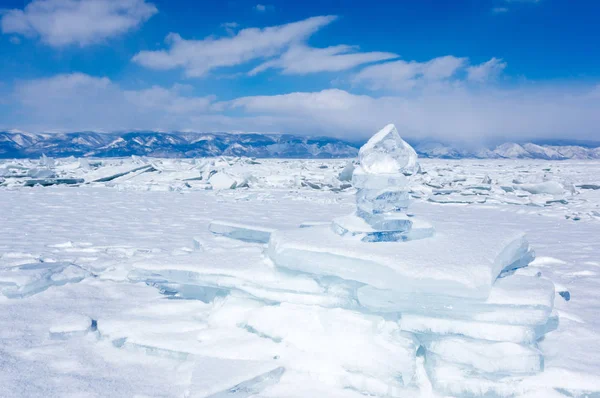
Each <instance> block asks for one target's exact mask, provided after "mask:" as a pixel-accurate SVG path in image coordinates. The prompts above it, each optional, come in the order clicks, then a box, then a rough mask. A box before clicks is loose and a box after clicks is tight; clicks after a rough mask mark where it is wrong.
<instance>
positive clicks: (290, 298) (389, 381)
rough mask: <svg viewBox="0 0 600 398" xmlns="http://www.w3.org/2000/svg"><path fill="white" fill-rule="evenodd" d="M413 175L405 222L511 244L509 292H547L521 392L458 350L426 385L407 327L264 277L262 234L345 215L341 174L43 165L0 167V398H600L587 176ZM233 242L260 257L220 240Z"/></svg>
mask: <svg viewBox="0 0 600 398" xmlns="http://www.w3.org/2000/svg"><path fill="white" fill-rule="evenodd" d="M421 168H422V170H421V173H420V174H418V175H416V176H415V177H414V178H413V180H412V181H411V194H412V196H413V203H412V204H411V207H410V211H411V212H414V213H415V214H418V216H419V217H421V218H424V219H427V220H429V221H430V222H431V223H432V224H433V225H434V226H435V227H436V228H438V227H439V229H441V230H444V231H456V233H457V234H458V233H460V232H461V231H465V230H473V229H475V228H483V229H489V230H491V231H495V230H498V231H500V230H505V229H516V230H521V231H524V232H525V233H526V234H527V237H528V239H529V242H530V244H531V246H532V248H533V249H534V250H535V253H536V259H535V260H534V261H533V262H532V263H531V264H530V265H529V266H528V267H527V268H525V269H521V270H518V271H517V274H522V275H537V274H538V273H541V277H542V278H547V279H549V280H551V281H552V282H554V285H555V290H556V295H555V297H554V310H555V315H558V319H559V324H558V326H557V327H556V330H553V331H551V332H549V333H547V334H546V335H545V336H544V337H543V338H541V339H540V340H539V341H537V342H535V346H536V348H535V350H534V351H531V350H529V348H528V349H527V350H525V349H524V348H522V347H525V346H522V345H517V344H515V345H514V346H511V347H512V348H511V349H514V350H516V351H515V352H514V356H515V358H518V359H517V360H513V362H514V361H517V362H518V365H519V366H521V367H523V372H524V373H527V374H526V375H521V376H514V375H511V376H510V377H504V376H506V375H503V374H502V370H501V369H502V367H503V366H505V365H503V364H505V363H507V364H508V365H506V366H508V367H510V368H511V369H512V368H514V367H515V366H516V365H515V364H514V363H513V362H511V357H510V355H511V353H512V352H513V351H511V349H509V348H506V349H505V348H502V347H501V349H500V348H499V350H500V351H499V352H500V354H498V359H497V360H496V361H494V362H493V363H490V362H489V361H487V359H486V358H477V357H476V355H475V356H469V355H468V354H465V351H468V349H466V348H465V347H462V346H461V344H462V343H461V341H462V340H460V339H463V338H465V337H461V336H458V335H459V334H460V335H464V333H457V332H453V333H454V334H455V337H454V338H455V339H458V341H450V340H441V342H431V343H427V344H428V346H427V350H428V351H430V352H434V353H435V354H436V356H435V357H437V358H438V359H439V358H445V360H446V359H448V358H454V359H455V360H456V361H457V363H461V364H462V365H465V366H464V367H450V366H448V367H443V366H441V367H440V366H438V365H436V367H435V369H436V370H435V371H432V369H431V368H428V366H429V365H428V363H427V358H429V357H427V358H426V359H424V358H423V356H422V355H420V354H421V353H420V352H419V350H418V348H419V346H420V345H421V344H423V345H425V343H424V342H423V341H417V340H415V339H413V338H412V337H411V334H409V333H407V332H406V328H407V326H406V325H407V324H406V323H404V324H403V322H402V315H399V316H398V315H396V316H392V315H391V314H390V313H379V312H377V311H367V310H365V309H364V308H363V307H361V306H360V305H357V303H356V300H357V297H356V294H355V288H356V285H353V284H352V283H348V282H347V281H342V280H337V279H335V278H329V277H327V276H319V275H311V274H305V273H298V272H292V271H289V270H287V271H286V270H281V269H279V268H277V267H275V266H274V264H273V263H272V262H271V261H270V260H269V258H268V256H267V255H266V251H265V249H266V245H265V244H264V243H262V242H261V241H263V240H264V236H265V235H264V234H266V236H267V237H268V235H269V234H270V232H271V231H272V230H295V229H299V228H300V225H301V224H302V223H309V224H306V225H305V226H307V227H308V228H311V227H312V225H313V223H316V224H318V223H323V222H328V221H331V219H332V218H334V217H337V216H343V215H346V214H348V213H350V212H352V210H353V209H354V205H355V193H356V190H355V188H354V187H352V186H351V182H350V181H349V178H348V174H349V173H351V167H349V166H348V161H347V160H276V159H274V160H262V159H259V160H252V159H240V158H221V159H197V160H168V159H152V160H148V159H144V158H133V159H130V158H127V159H103V160H98V159H96V160H88V159H83V160H78V159H59V160H53V159H46V158H44V159H41V160H37V159H36V160H19V161H7V160H6V161H1V162H0V214H1V215H0V225H1V232H2V233H1V234H0V292H1V294H0V326H1V327H0V396H1V397H54V396H60V397H67V396H68V397H88V396H89V397H156V396H160V397H225V396H231V397H360V396H364V395H369V396H394V397H396V396H397V397H409V396H424V397H427V396H444V395H443V394H444V393H446V394H449V393H450V395H454V394H452V393H451V392H452V391H459V390H460V391H461V392H460V394H456V395H458V396H481V395H485V394H487V396H495V395H500V396H527V397H572V396H577V397H579V396H590V397H593V396H600V316H599V315H598V314H600V162H597V161H555V162H552V161H531V160H518V161H517V160H460V161H445V160H421ZM32 181H33V182H32ZM65 183H66V184H65ZM40 184H42V185H49V186H45V187H42V186H41V185H40ZM50 184H56V185H50ZM231 188H234V189H231ZM215 220H219V221H222V222H221V223H214V224H213V226H212V227H211V228H209V224H210V223H211V222H213V221H215ZM239 224H242V225H246V224H248V225H254V226H259V227H260V228H259V229H258V230H257V231H258V232H257V231H254V233H255V235H252V236H253V237H254V238H255V239H254V240H256V241H257V242H242V241H239V240H234V239H230V238H228V237H226V236H223V235H222V234H223V233H224V234H227V233H228V228H229V227H230V226H233V227H234V228H233V230H238V229H239V228H238V227H237V225H239ZM211 230H212V231H213V232H219V234H215V233H213V232H211ZM374 244H377V243H374ZM403 325H404V326H403ZM435 326H436V327H441V326H440V325H435ZM480 326H481V322H479V323H478V324H477V325H476V326H471V324H467V326H466V327H467V328H472V327H480ZM489 326H490V328H492V329H493V328H494V325H493V323H489ZM411 327H415V326H414V324H413V325H412V326H411ZM498 330H500V329H498ZM502 330H503V329H502ZM502 330H500V331H499V332H498V333H502ZM468 333H471V329H469V331H468V332H467V334H468ZM448 341H450V343H452V344H449V343H448ZM456 347H459V352H453V350H456ZM461 347H462V348H461ZM515 347H516V348H515ZM519 347H521V348H519ZM521 349H523V350H525V351H523V352H521V351H519V350H521ZM537 350H539V351H537ZM540 352H541V353H542V354H543V361H542V363H541V364H540V360H539V353H540ZM415 356H416V358H415ZM527 358H529V359H527ZM501 359H503V360H501ZM461 361H463V362H461ZM527 361H529V362H527ZM536 361H537V362H536ZM466 365H469V366H471V365H472V366H473V367H477V368H486V369H490V373H491V374H492V373H493V374H494V376H493V377H487V378H485V379H482V378H480V377H475V376H473V375H474V373H473V372H472V370H469V369H471V368H468V369H467V367H466ZM535 367H537V368H541V369H537V368H536V369H537V370H542V369H543V370H542V371H541V372H537V371H536V372H530V370H531V369H532V368H535ZM440 369H441V370H442V371H441V372H440V371H438V370H440ZM465 369H467V370H465ZM499 369H500V370H499ZM528 372H529V373H531V374H529V373H528ZM434 377H439V378H440V379H434ZM443 378H445V379H443ZM495 378H496V379H495ZM442 379H443V380H442ZM453 383H454V384H456V383H458V384H459V386H458V387H457V386H455V385H454V384H453Z"/></svg>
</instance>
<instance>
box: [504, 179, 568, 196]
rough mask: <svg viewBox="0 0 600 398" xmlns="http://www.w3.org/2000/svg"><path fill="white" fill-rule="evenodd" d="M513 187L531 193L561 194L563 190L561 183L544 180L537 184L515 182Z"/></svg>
mask: <svg viewBox="0 0 600 398" xmlns="http://www.w3.org/2000/svg"><path fill="white" fill-rule="evenodd" d="M513 188H514V189H518V190H521V191H526V192H529V193H531V194H550V195H562V194H563V193H564V192H565V189H564V187H563V186H562V184H560V183H559V182H557V181H544V182H540V183H537V184H515V185H513Z"/></svg>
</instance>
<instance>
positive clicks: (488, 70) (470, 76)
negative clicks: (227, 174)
mask: <svg viewBox="0 0 600 398" xmlns="http://www.w3.org/2000/svg"><path fill="white" fill-rule="evenodd" d="M505 68H506V62H504V61H502V60H501V59H498V58H492V59H490V60H489V61H487V62H484V63H481V64H479V65H475V66H470V67H468V68H467V80H469V81H472V82H477V83H484V82H487V81H490V80H493V79H495V78H497V77H498V76H499V75H500V74H501V73H502V71H504V69H505Z"/></svg>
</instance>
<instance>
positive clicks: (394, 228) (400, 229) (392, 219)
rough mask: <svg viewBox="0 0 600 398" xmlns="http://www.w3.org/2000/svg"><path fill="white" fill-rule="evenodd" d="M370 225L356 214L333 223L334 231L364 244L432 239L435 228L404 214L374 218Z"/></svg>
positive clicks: (337, 219)
mask: <svg viewBox="0 0 600 398" xmlns="http://www.w3.org/2000/svg"><path fill="white" fill-rule="evenodd" d="M372 217H373V218H374V220H373V222H372V223H370V222H368V221H367V220H365V218H363V217H359V216H357V215H355V214H351V215H348V216H343V217H338V218H335V219H334V220H333V222H332V223H331V228H332V231H334V232H335V233H336V234H338V235H340V236H351V237H356V239H360V240H362V241H363V242H399V241H407V240H415V239H423V238H426V237H430V236H432V235H433V233H434V228H433V226H432V225H431V224H429V223H428V222H426V221H423V220H420V219H418V218H415V217H408V216H407V215H406V214H403V213H395V214H390V215H376V216H372Z"/></svg>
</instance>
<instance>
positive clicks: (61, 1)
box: [1, 0, 157, 47]
mask: <svg viewBox="0 0 600 398" xmlns="http://www.w3.org/2000/svg"><path fill="white" fill-rule="evenodd" d="M156 12H157V9H156V7H155V6H154V5H153V4H151V3H146V2H145V0H34V1H32V2H31V3H29V4H28V5H27V6H26V7H25V8H24V9H23V10H19V9H13V10H8V11H7V12H5V13H4V15H3V16H2V21H1V24H2V32H3V33H16V34H21V35H24V36H27V37H40V39H41V40H42V41H43V42H44V43H46V44H48V45H50V46H54V47H62V46H67V45H71V44H77V45H79V46H81V47H83V46H87V45H90V44H94V43H99V42H103V41H104V40H106V39H109V38H112V37H115V36H118V35H121V34H123V33H125V32H128V31H130V30H132V29H135V28H137V27H138V26H139V25H141V24H142V23H143V22H145V21H146V20H148V19H149V18H150V17H151V16H152V15H154V14H155V13H156Z"/></svg>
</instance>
